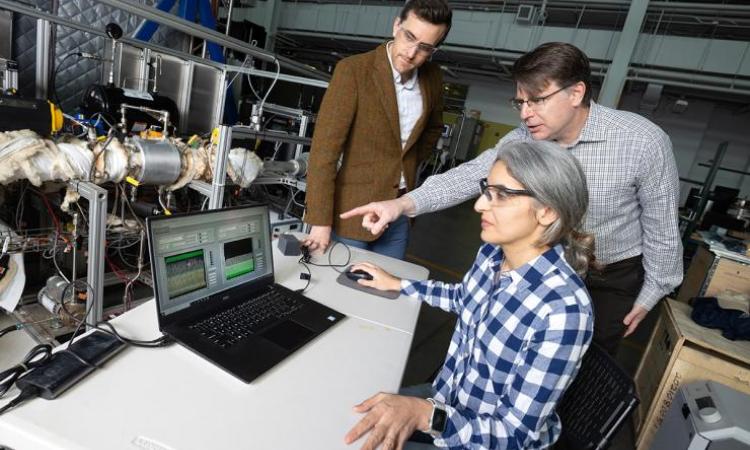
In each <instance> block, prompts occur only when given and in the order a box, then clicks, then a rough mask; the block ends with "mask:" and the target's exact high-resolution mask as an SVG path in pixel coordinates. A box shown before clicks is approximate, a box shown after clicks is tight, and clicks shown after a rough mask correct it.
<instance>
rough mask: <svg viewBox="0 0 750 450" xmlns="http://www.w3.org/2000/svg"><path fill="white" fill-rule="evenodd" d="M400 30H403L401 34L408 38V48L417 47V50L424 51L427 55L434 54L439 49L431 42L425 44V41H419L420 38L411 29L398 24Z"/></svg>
mask: <svg viewBox="0 0 750 450" xmlns="http://www.w3.org/2000/svg"><path fill="white" fill-rule="evenodd" d="M398 31H400V32H401V34H402V35H403V36H404V39H405V40H406V46H407V47H408V48H414V47H417V50H418V51H419V52H421V53H424V54H425V55H433V54H435V52H436V51H438V48H437V47H435V46H434V45H431V44H425V43H424V42H419V39H417V37H416V36H414V35H413V34H411V31H409V30H407V29H405V28H402V27H401V25H399V26H398Z"/></svg>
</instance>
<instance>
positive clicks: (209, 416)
mask: <svg viewBox="0 0 750 450" xmlns="http://www.w3.org/2000/svg"><path fill="white" fill-rule="evenodd" d="M352 256H353V260H358V261H362V260H370V261H375V262H376V263H379V264H381V265H382V266H383V267H385V268H387V269H389V270H391V271H392V272H394V273H397V274H400V275H402V276H406V277H410V278H425V277H426V276H427V270H426V269H424V268H422V267H419V266H416V265H413V264H409V263H405V262H402V261H397V260H393V259H391V258H386V257H383V256H379V255H374V254H371V253H369V252H364V251H361V250H356V249H353V250H352ZM297 259H298V258H297V257H284V256H281V255H280V254H279V253H278V251H277V250H275V253H274V263H275V268H276V278H277V282H279V283H281V284H284V285H285V286H287V287H289V288H292V289H296V288H299V287H302V286H303V285H304V283H305V281H303V280H300V279H299V273H300V269H301V267H299V265H298V264H297ZM311 269H312V283H311V285H310V288H309V289H308V290H307V291H306V293H305V294H306V295H307V296H309V297H310V298H313V299H315V300H317V301H319V302H321V303H324V304H326V305H328V306H330V307H332V308H334V309H337V310H339V311H341V312H343V313H345V314H347V315H348V316H349V317H348V318H347V319H346V320H343V321H342V322H341V323H339V324H337V325H336V326H334V327H333V328H331V329H330V330H328V331H327V332H326V333H324V334H323V335H321V336H319V337H318V338H317V339H316V340H314V341H313V342H311V343H309V344H307V345H306V346H305V347H303V348H302V349H300V350H298V351H297V352H296V353H294V354H293V355H292V356H290V357H289V358H287V359H286V360H284V361H283V362H281V363H280V364H279V365H277V366H276V367H274V368H273V369H271V370H270V371H268V372H266V373H265V374H264V375H263V376H261V377H260V378H258V379H256V380H255V381H254V382H253V383H251V384H249V385H248V384H245V383H243V382H241V381H239V380H237V379H236V378H234V377H232V376H231V375H229V374H227V373H225V372H224V371H222V370H221V369H219V368H218V367H216V366H214V365H213V364H211V363H209V362H207V361H205V360H203V359H202V358H200V357H198V356H196V355H195V354H193V353H192V352H190V351H188V350H187V349H185V348H183V347H181V346H180V345H172V346H169V347H166V348H160V349H141V348H134V347H131V348H127V349H125V350H124V351H123V352H122V353H121V354H119V355H117V356H116V357H115V358H113V359H112V360H111V361H109V362H108V363H107V364H106V365H105V366H104V368H103V369H101V370H98V371H95V372H94V373H92V374H91V375H90V376H89V377H88V378H87V379H85V380H84V381H83V382H82V383H81V384H79V385H77V386H74V387H73V388H71V389H70V390H69V391H68V392H66V393H65V394H63V395H62V396H60V397H59V398H58V399H56V400H53V401H47V400H42V399H35V400H32V401H30V402H28V403H26V404H24V405H22V406H20V407H19V408H17V409H15V410H13V411H10V412H8V413H6V414H5V415H3V416H0V445H6V446H9V447H11V448H13V449H14V450H24V449H32V450H37V449H39V450H44V449H53V448H54V449H59V448H67V449H97V450H99V449H108V450H109V449H137V448H148V449H158V450H164V449H175V450H177V449H179V450H183V449H185V450H187V449H274V450H277V449H294V450H299V449H321V450H332V449H344V448H349V447H347V446H346V445H344V442H343V437H344V434H345V433H346V432H347V431H348V430H349V429H350V428H351V427H352V426H353V425H354V424H355V423H356V422H357V420H358V419H359V417H360V416H359V414H356V413H354V412H353V411H352V406H353V405H355V404H357V403H359V402H360V401H362V400H364V399H365V398H367V397H369V396H370V395H372V394H374V393H376V392H378V391H386V392H395V391H396V390H397V389H398V387H399V385H400V381H401V377H402V373H403V370H404V367H405V365H406V360H407V356H408V353H409V347H410V345H411V340H412V335H413V331H414V326H415V325H416V319H417V315H418V312H419V303H418V302H417V301H415V300H412V299H407V298H404V297H401V298H399V299H397V300H388V299H384V298H380V297H374V296H371V295H368V294H365V293H363V292H359V291H356V290H353V289H349V288H345V287H344V286H340V285H338V284H337V283H336V282H335V281H334V280H335V278H336V277H337V276H338V273H337V272H335V271H334V270H333V269H331V268H323V267H311ZM113 323H114V324H115V326H116V327H117V328H118V330H120V331H121V332H122V333H123V334H124V335H126V336H129V337H134V338H139V339H152V338H155V337H157V336H158V330H157V324H156V311H155V304H154V302H153V301H150V302H147V303H146V304H144V305H141V306H140V307H138V308H136V309H134V310H132V311H130V312H128V313H127V314H124V315H123V316H121V317H118V318H117V319H115V320H113ZM5 401H6V400H4V401H3V402H2V403H5ZM355 447H356V446H354V447H352V448H355Z"/></svg>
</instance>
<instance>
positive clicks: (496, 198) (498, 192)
mask: <svg viewBox="0 0 750 450" xmlns="http://www.w3.org/2000/svg"><path fill="white" fill-rule="evenodd" d="M479 190H480V191H481V193H482V195H484V197H485V198H486V199H487V201H489V202H490V204H491V205H498V204H500V203H502V202H504V201H505V200H507V199H509V198H511V197H514V196H517V195H525V196H527V197H535V195H534V193H533V192H531V191H527V190H526V189H510V188H507V187H505V186H503V185H502V184H487V178H482V179H481V180H479Z"/></svg>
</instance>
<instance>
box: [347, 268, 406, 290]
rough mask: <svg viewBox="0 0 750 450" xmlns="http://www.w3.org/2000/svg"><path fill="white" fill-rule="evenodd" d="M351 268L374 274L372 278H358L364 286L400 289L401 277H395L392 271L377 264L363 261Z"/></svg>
mask: <svg viewBox="0 0 750 450" xmlns="http://www.w3.org/2000/svg"><path fill="white" fill-rule="evenodd" d="M351 270H364V271H365V272H367V273H369V274H370V275H372V280H365V279H362V280H358V281H357V283H359V284H361V285H362V286H367V287H371V288H375V289H377V290H379V291H400V290H401V278H397V277H394V276H393V275H391V274H390V273H388V272H386V271H385V270H383V269H381V268H380V267H378V266H376V265H375V264H372V263H368V262H363V263H357V264H355V265H353V266H352V268H351Z"/></svg>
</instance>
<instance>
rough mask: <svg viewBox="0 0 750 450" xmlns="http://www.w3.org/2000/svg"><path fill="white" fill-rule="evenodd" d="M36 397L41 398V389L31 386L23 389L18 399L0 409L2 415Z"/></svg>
mask: <svg viewBox="0 0 750 450" xmlns="http://www.w3.org/2000/svg"><path fill="white" fill-rule="evenodd" d="M36 397H39V388H37V387H35V386H29V387H27V388H26V389H23V390H22V391H21V393H20V394H18V396H16V398H14V399H13V400H11V401H10V402H8V404H6V405H5V406H3V407H2V408H0V415H2V414H3V413H5V412H6V411H8V410H10V409H11V408H15V407H16V406H18V405H20V404H21V403H23V402H25V401H26V400H30V399H32V398H36Z"/></svg>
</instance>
